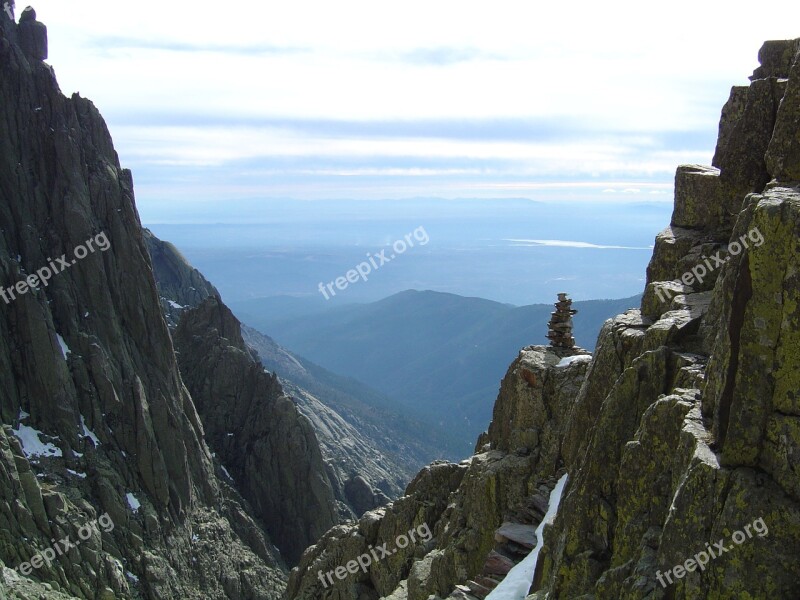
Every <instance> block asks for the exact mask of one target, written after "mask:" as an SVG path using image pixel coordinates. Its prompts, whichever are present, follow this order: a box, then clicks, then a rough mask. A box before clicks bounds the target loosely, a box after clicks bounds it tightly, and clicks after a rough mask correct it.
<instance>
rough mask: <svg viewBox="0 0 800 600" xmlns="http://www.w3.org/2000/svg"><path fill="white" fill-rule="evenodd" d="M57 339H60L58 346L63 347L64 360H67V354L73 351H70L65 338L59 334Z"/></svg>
mask: <svg viewBox="0 0 800 600" xmlns="http://www.w3.org/2000/svg"><path fill="white" fill-rule="evenodd" d="M56 337H57V338H58V345H59V346H60V347H61V355H62V356H63V357H64V358H67V354H69V353H70V352H72V350H70V349H69V346H67V342H65V341H64V338H63V337H61V334H59V333H57V334H56Z"/></svg>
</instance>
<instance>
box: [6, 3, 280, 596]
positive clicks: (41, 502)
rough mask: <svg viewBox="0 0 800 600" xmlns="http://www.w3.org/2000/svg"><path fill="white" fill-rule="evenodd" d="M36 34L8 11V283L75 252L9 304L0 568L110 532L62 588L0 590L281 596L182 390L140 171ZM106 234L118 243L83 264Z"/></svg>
mask: <svg viewBox="0 0 800 600" xmlns="http://www.w3.org/2000/svg"><path fill="white" fill-rule="evenodd" d="M26 15H27V16H26ZM29 25H31V26H34V25H35V19H34V18H33V14H32V13H25V14H24V15H23V19H22V24H21V25H19V26H17V25H16V24H14V23H13V22H12V21H11V20H10V19H8V18H7V16H6V14H5V13H0V30H2V32H3V33H2V39H3V40H4V41H5V43H4V44H2V45H1V46H2V47H0V50H2V52H3V58H2V60H0V131H2V135H0V286H2V287H3V288H8V287H9V286H12V285H14V286H16V285H18V284H19V282H22V281H24V280H26V279H28V278H29V277H30V276H31V275H32V274H35V273H36V272H37V271H40V275H42V277H44V272H43V271H41V269H42V268H44V267H47V266H48V265H50V264H51V263H52V262H53V261H54V260H55V259H56V258H57V257H61V256H62V254H63V255H66V259H65V260H66V262H67V265H68V266H67V267H64V268H63V272H58V273H57V274H53V275H52V276H51V277H50V279H49V281H48V282H47V284H46V285H44V284H43V283H42V281H41V280H40V281H38V282H36V283H32V284H31V289H27V290H26V291H25V293H22V292H19V291H18V292H17V294H16V296H15V298H14V299H9V300H10V301H9V302H8V303H7V302H5V301H4V300H0V420H1V421H2V427H0V523H2V526H0V568H5V567H16V566H18V565H20V564H21V563H23V562H25V561H29V560H30V559H31V558H32V557H33V556H34V555H35V554H36V553H37V552H40V551H42V550H43V549H45V548H49V547H51V546H52V541H51V540H52V539H62V538H64V537H66V536H67V535H69V536H71V539H72V540H73V541H75V540H77V539H78V531H79V528H80V527H81V526H83V525H84V524H86V523H88V522H89V521H91V520H93V519H96V518H97V517H98V516H99V515H102V514H104V513H107V514H108V515H109V517H110V518H111V519H112V520H113V523H114V525H115V526H114V528H113V530H111V531H102V532H95V533H93V534H92V535H91V537H90V538H89V539H87V540H86V541H85V542H83V543H82V544H81V545H80V547H79V548H77V549H74V550H73V551H70V552H69V553H65V554H64V555H63V556H58V557H57V558H56V560H55V561H53V562H52V564H50V565H45V566H44V567H42V568H40V569H37V570H36V571H35V577H36V578H37V579H38V580H39V581H41V582H45V583H47V585H48V586H49V587H39V588H38V589H37V587H36V585H35V584H33V583H32V582H30V581H29V580H26V579H24V578H23V579H20V578H15V577H8V578H7V577H3V578H0V597H7V596H8V597H34V596H33V595H32V594H36V593H39V592H41V594H42V595H37V596H36V597H40V598H63V597H79V598H104V599H105V598H133V597H144V598H200V597H202V598H215V599H223V598H260V599H264V600H277V598H279V597H280V595H281V589H282V587H283V585H284V581H285V578H284V575H283V571H282V568H281V567H280V566H279V563H278V559H277V558H276V557H275V553H274V552H273V550H272V549H271V548H272V546H271V543H269V541H268V540H267V539H266V538H265V536H264V535H263V534H262V533H261V531H260V529H259V527H258V526H257V525H256V524H255V523H254V521H253V519H252V518H251V517H250V516H248V514H247V513H246V512H245V511H244V510H243V509H242V507H241V504H240V502H239V501H238V500H237V497H236V495H235V494H233V493H232V491H231V490H230V488H228V486H226V485H223V484H222V483H221V482H220V481H219V480H218V479H217V477H216V475H215V473H214V469H213V465H212V460H211V454H210V452H209V450H208V448H207V446H206V443H205V441H204V439H203V429H202V426H201V424H200V420H199V418H198V416H197V413H196V411H195V408H194V405H193V402H192V398H191V397H190V396H189V394H188V392H187V391H186V388H185V386H184V385H183V383H182V381H181V377H180V374H179V371H178V367H177V363H176V360H175V355H174V352H173V347H172V342H171V340H170V335H169V331H168V329H167V325H166V323H165V321H164V318H163V316H162V314H161V307H160V306H159V300H158V295H157V293H156V287H155V283H154V281H153V276H152V272H151V268H150V261H149V258H148V256H147V249H146V247H145V244H144V240H143V237H142V230H141V227H140V223H139V217H138V214H137V212H136V207H135V203H134V195H133V183H132V177H131V173H130V172H129V171H126V170H124V169H122V168H121V167H120V164H119V161H118V158H117V155H116V153H115V151H114V148H113V144H112V141H111V138H110V136H109V134H108V130H107V128H106V125H105V123H104V121H103V119H102V118H101V116H100V114H99V113H98V111H97V110H96V108H95V107H94V106H93V105H92V103H91V102H89V101H88V100H85V99H83V98H81V97H79V96H77V95H75V96H73V97H71V98H66V97H64V96H63V95H62V94H61V92H60V91H59V88H58V85H57V83H56V81H55V79H54V76H53V73H52V71H51V69H50V68H49V67H48V66H46V65H45V64H43V63H42V62H41V58H42V57H43V55H45V52H42V51H41V50H42V47H41V46H39V47H38V50H37V47H36V45H34V46H30V45H27V44H28V42H26V41H24V40H26V37H25V36H26V35H27V34H26V33H25V31H26V28H27V27H28V26H29ZM28 41H30V40H28ZM101 234H102V235H103V236H104V237H105V239H106V240H107V241H108V246H107V247H105V250H99V249H97V246H95V251H94V252H89V253H88V254H86V256H85V257H84V258H80V259H79V260H77V259H76V260H75V262H74V264H73V263H72V261H71V259H72V258H73V257H74V256H77V254H76V253H75V250H76V249H77V248H78V247H80V246H83V247H85V244H86V242H87V240H90V239H92V240H97V239H98V236H99V235H101ZM59 271H62V269H59ZM31 281H35V280H31ZM17 289H19V288H17ZM23 289H24V288H23ZM24 428H31V429H24ZM12 429H14V430H16V431H18V432H22V431H23V430H25V431H31V430H33V429H35V430H38V431H41V432H42V433H41V434H40V438H41V440H42V441H47V442H50V443H52V444H53V447H54V448H57V449H58V452H59V453H60V456H50V457H37V456H35V455H34V454H32V453H31V449H30V447H24V446H23V445H21V443H20V439H19V437H18V436H17V435H15V434H14V433H12ZM88 432H91V434H89V433H88ZM24 437H25V436H23V438H24ZM91 438H95V439H96V440H97V442H96V443H95V442H94V441H92V439H91ZM25 449H27V454H26V453H25V452H24V450H25ZM137 506H138V508H137ZM3 574H4V575H7V574H8V572H7V571H4V573H3Z"/></svg>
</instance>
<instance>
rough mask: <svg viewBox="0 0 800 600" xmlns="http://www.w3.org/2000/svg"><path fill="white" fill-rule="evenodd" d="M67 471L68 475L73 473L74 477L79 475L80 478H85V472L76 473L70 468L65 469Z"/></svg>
mask: <svg viewBox="0 0 800 600" xmlns="http://www.w3.org/2000/svg"><path fill="white" fill-rule="evenodd" d="M67 473H69V474H70V475H74V476H75V477H80V478H81V479H86V473H78V472H77V471H73V470H72V469H67Z"/></svg>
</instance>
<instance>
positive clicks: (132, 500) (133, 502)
mask: <svg viewBox="0 0 800 600" xmlns="http://www.w3.org/2000/svg"><path fill="white" fill-rule="evenodd" d="M125 498H126V499H127V500H128V506H130V507H131V510H132V511H133V512H136V511H137V510H139V508H140V507H141V506H142V504H141V502H139V501H138V500H137V499H136V496H134V495H133V494H131V493H130V492H128V493H127V494H125Z"/></svg>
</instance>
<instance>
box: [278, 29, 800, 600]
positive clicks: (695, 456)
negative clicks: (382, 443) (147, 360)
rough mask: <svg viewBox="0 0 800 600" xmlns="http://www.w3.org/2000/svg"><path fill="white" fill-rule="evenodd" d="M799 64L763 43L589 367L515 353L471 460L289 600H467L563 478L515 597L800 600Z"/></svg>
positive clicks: (373, 526) (395, 510) (358, 532)
mask: <svg viewBox="0 0 800 600" xmlns="http://www.w3.org/2000/svg"><path fill="white" fill-rule="evenodd" d="M799 50H800V42H798V41H785V42H768V43H766V44H765V45H764V47H763V48H762V50H761V52H760V53H759V59H760V62H761V66H760V67H759V68H758V69H757V70H756V71H755V73H754V74H753V77H752V78H751V81H752V83H751V85H750V86H746V87H735V88H733V90H732V92H731V97H730V100H729V101H728V103H727V104H726V105H725V107H724V109H723V111H722V120H721V123H720V130H719V142H718V145H717V150H716V153H715V156H714V161H713V163H714V166H713V167H703V166H698V165H688V166H682V167H679V168H678V171H677V174H676V178H675V209H674V213H673V216H672V222H671V224H670V226H669V227H668V228H667V229H665V230H664V231H663V232H661V233H660V234H659V235H658V237H657V239H656V245H655V249H654V253H653V258H652V260H651V262H650V265H649V267H648V270H647V286H646V290H645V294H644V296H643V298H642V304H641V307H640V308H637V309H632V310H630V311H628V312H626V313H625V314H623V315H620V316H619V317H617V318H615V319H612V320H611V321H609V322H608V323H606V325H605V326H604V327H603V330H602V331H601V333H600V336H599V338H598V344H597V348H596V351H595V353H594V356H593V357H592V358H591V361H590V362H589V361H587V360H586V359H577V360H576V361H574V362H569V361H560V360H559V358H560V357H559V356H554V353H553V351H552V350H550V349H546V348H537V347H532V348H528V349H525V350H523V352H522V353H521V355H520V358H519V359H518V360H517V361H516V362H515V363H514V364H513V365H512V366H511V369H510V370H509V372H508V374H507V375H506V377H505V379H504V381H503V384H502V386H501V390H500V395H499V397H498V400H497V403H496V405H495V412H494V419H493V421H492V425H491V427H490V429H489V432H488V433H487V434H485V435H484V436H482V437H481V439H480V440H479V442H478V448H477V452H478V454H476V455H475V456H473V457H472V459H471V460H470V461H467V462H466V463H464V464H462V465H437V466H436V467H435V472H437V473H452V477H450V478H442V479H443V481H441V482H440V486H439V490H438V491H435V492H432V491H431V490H428V489H421V488H419V487H416V486H414V485H412V486H410V487H409V489H408V490H407V495H406V497H404V498H402V499H401V500H399V501H398V502H396V503H395V504H394V505H392V506H389V507H387V508H386V509H381V510H379V511H375V512H373V513H368V514H367V515H365V517H364V518H362V519H361V521H360V522H359V524H358V526H356V527H353V528H350V529H347V530H346V529H341V528H340V529H338V530H332V531H331V532H329V533H328V534H327V535H326V536H325V537H324V538H323V539H322V540H321V541H320V543H319V544H318V545H317V546H316V547H314V548H311V549H309V550H308V551H307V552H306V554H305V555H304V556H303V559H302V561H301V563H300V566H299V568H298V569H296V570H295V571H293V572H292V574H291V576H290V583H289V592H288V597H289V598H290V599H294V598H303V599H305V598H308V599H310V598H323V599H336V600H346V599H355V598H359V599H361V598H371V599H377V598H390V599H392V600H406V599H408V600H428V599H429V598H434V599H435V598H444V597H449V598H460V599H471V598H482V597H484V596H485V595H486V594H487V593H488V591H489V589H490V588H491V587H492V585H493V581H492V580H493V579H495V580H496V579H497V578H499V577H494V578H493V577H492V574H498V573H499V574H500V576H502V571H504V569H498V568H497V566H498V563H499V562H501V561H500V560H499V559H498V558H497V555H498V553H500V552H502V550H503V549H502V548H501V547H500V546H499V545H500V544H501V543H502V542H503V536H502V535H501V534H502V531H503V529H501V530H498V531H497V533H495V531H496V530H497V528H498V527H499V526H500V525H501V522H503V521H516V522H518V523H519V522H526V521H525V514H526V513H527V514H528V516H529V519H528V521H532V522H534V523H535V522H536V521H537V520H538V519H540V518H541V514H540V513H541V510H539V511H538V512H537V511H536V510H526V509H531V508H535V507H538V508H539V509H541V496H542V493H543V492H544V491H546V490H548V489H549V488H550V487H552V485H553V481H554V478H555V477H556V476H558V475H560V474H561V473H562V472H564V471H566V472H567V473H569V479H568V482H567V486H566V489H565V492H564V496H563V499H562V502H561V507H560V510H559V512H558V516H557V518H556V520H555V522H554V523H553V525H552V526H550V527H547V528H545V531H544V542H545V544H544V549H543V551H542V554H541V556H540V558H539V563H538V567H537V571H536V574H535V576H534V581H533V584H532V587H531V590H530V592H531V595H530V596H529V600H534V599H536V600H544V599H545V598H549V599H551V600H554V599H557V598H561V599H567V598H586V599H588V598H598V599H609V600H612V599H613V600H619V599H640V598H648V599H659V598H669V599H683V598H736V599H740V598H753V599H755V598H758V599H761V598H783V599H787V600H794V599H796V598H798V597H800V563H798V561H797V556H798V555H800V480H799V479H798V478H799V477H800V475H799V474H798V466H797V465H798V457H800V398H799V397H798V393H797V389H798V381H797V377H798V376H797V373H798V372H800V364H798V363H799V362H800V322H799V321H798V320H799V319H800V312H798V300H800V285H799V284H800V282H798V272H800V257H799V256H798V251H799V250H800V241H799V240H800V117H799V115H800V54H799V53H798V51H799ZM567 363H569V364H567ZM559 365H560V366H559ZM456 476H457V477H456ZM421 477H423V478H425V477H430V474H428V475H426V474H425V473H423V474H422V475H421ZM441 507H445V508H444V509H441ZM420 519H429V520H428V521H427V522H428V525H429V526H430V528H431V530H432V531H433V536H432V538H431V539H430V540H429V541H428V542H426V543H425V544H417V545H416V547H415V550H414V551H413V552H412V553H408V552H406V553H398V554H399V557H396V556H395V555H393V556H392V557H390V558H387V559H385V560H383V561H381V562H376V563H373V564H371V565H370V566H369V568H368V569H367V570H366V571H365V572H362V571H359V572H358V573H357V574H352V575H348V577H347V579H345V580H344V581H339V580H338V577H337V578H336V581H335V582H334V581H332V582H331V583H332V584H328V585H323V583H322V582H323V581H324V577H325V573H326V572H328V571H329V570H330V569H332V568H334V569H335V567H336V566H338V565H344V564H345V563H346V562H347V561H348V560H350V559H355V558H356V557H357V556H358V555H359V553H361V552H364V549H365V548H367V547H368V546H369V545H370V544H372V545H375V544H378V543H379V542H380V543H383V542H390V543H391V542H392V541H393V540H394V539H395V536H397V535H399V534H400V532H402V531H404V530H408V529H409V528H411V527H412V526H414V524H415V523H418V522H419V520H420ZM722 548H725V550H724V551H723V550H722ZM715 550H716V552H715ZM501 556H502V554H501ZM701 563H702V566H701ZM320 572H321V573H320ZM315 578H316V579H317V580H316V581H315ZM354 581H355V582H357V583H358V587H357V588H356V587H354V586H352V585H350V584H351V583H352V582H354Z"/></svg>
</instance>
